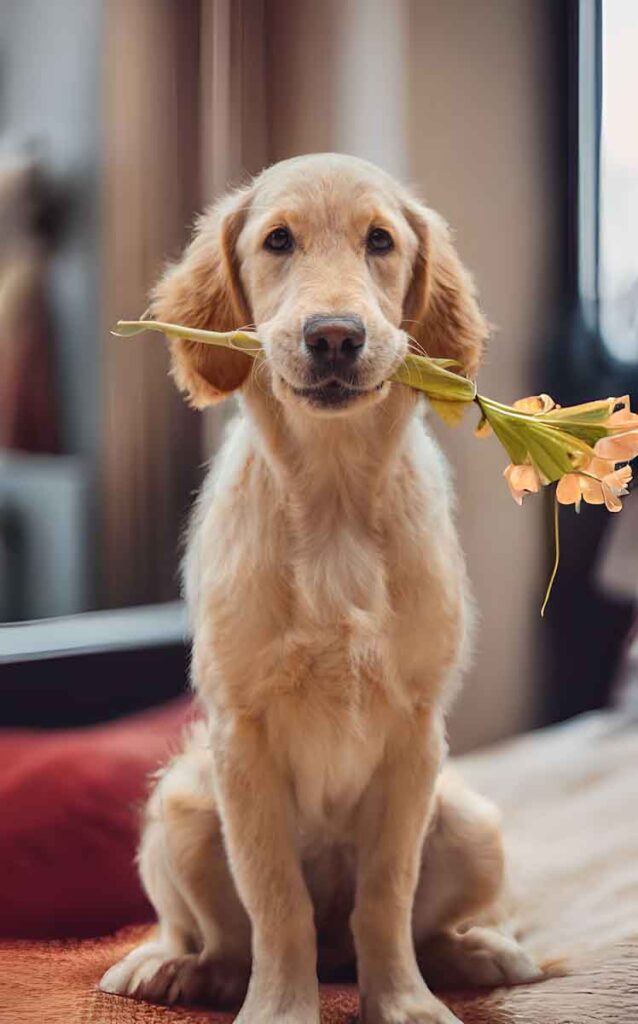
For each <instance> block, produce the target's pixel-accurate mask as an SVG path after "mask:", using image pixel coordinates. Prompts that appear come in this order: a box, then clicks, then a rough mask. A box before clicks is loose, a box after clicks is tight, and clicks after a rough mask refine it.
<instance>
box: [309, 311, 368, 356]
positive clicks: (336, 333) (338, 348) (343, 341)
mask: <svg viewBox="0 0 638 1024" xmlns="http://www.w3.org/2000/svg"><path fill="white" fill-rule="evenodd" d="M303 340H304V345H305V346H306V349H307V350H308V352H309V354H310V355H311V357H312V359H313V361H314V362H315V363H316V364H317V365H318V366H326V367H328V366H330V365H335V366H338V365H341V366H344V365H351V364H352V363H354V362H356V360H357V359H358V357H359V356H360V355H361V352H362V350H363V347H364V345H365V343H366V329H365V327H364V325H363V320H362V319H361V317H359V316H309V317H308V319H307V320H306V322H305V324H304V328H303Z"/></svg>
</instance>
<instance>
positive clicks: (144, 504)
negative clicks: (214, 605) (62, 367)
mask: <svg viewBox="0 0 638 1024" xmlns="http://www.w3.org/2000/svg"><path fill="white" fill-rule="evenodd" d="M104 10H105V14H104V16H105V53H104V78H103V83H104V85H103V96H104V108H103V123H104V135H103V168H104V178H103V210H102V237H103V253H102V277H101V279H102V289H103V291H102V301H103V317H102V319H103V325H104V329H103V331H102V337H103V349H102V372H101V382H102V399H103V421H102V422H103V429H102V435H101V436H102V466H101V470H102V496H103V500H102V502H101V509H102V522H101V536H102V538H103V543H102V573H101V578H102V581H103V586H104V594H103V598H104V602H105V603H106V604H108V605H111V606H123V605H131V604H138V603H146V602H155V601H162V600H166V599H170V598H172V597H174V596H175V595H176V593H177V572H176V567H177V554H176V552H177V546H178V538H179V535H180V533H181V531H182V529H183V525H184V521H185V517H186V511H187V509H188V507H189V505H190V503H191V500H192V492H193V490H194V488H195V487H196V486H197V485H198V483H199V480H200V478H201V469H200V466H201V462H202V458H203V454H204V453H205V452H206V451H210V450H212V449H213V448H214V447H215V445H216V443H217V439H218V435H219V429H220V420H221V414H220V413H216V412H215V413H213V415H212V416H211V417H210V422H209V423H208V425H207V426H206V427H204V424H205V423H206V419H202V417H200V416H199V415H197V414H195V413H193V412H191V411H189V410H188V409H187V408H186V406H185V405H184V403H183V402H182V400H181V399H180V397H179V396H178V394H177V392H176V390H175V388H174V386H173V385H172V383H171V381H170V379H169V378H168V376H167V371H168V359H167V355H166V350H165V346H164V345H163V344H162V343H161V342H160V341H159V339H158V336H157V335H150V334H149V335H148V336H145V337H143V338H140V339H137V340H135V341H131V342H123V341H116V340H115V339H113V338H112V337H110V336H109V334H108V327H109V326H110V325H111V324H113V323H114V321H115V320H117V319H118V318H135V317H137V316H138V315H140V314H141V313H142V312H143V310H144V309H145V308H146V303H147V299H146V296H147V293H148V289H149V287H150V285H151V284H152V283H153V281H154V280H155V279H156V277H157V275H158V273H159V271H160V269H161V267H162V264H163V262H164V260H165V259H166V258H167V257H171V256H176V255H177V253H178V252H179V251H180V248H181V246H182V245H183V243H184V241H185V239H186V238H187V237H188V233H189V229H190V225H191V223H192V220H193V216H194V213H195V212H196V211H197V210H198V209H200V208H201V207H202V206H203V205H204V204H205V203H206V202H207V201H209V200H210V199H212V198H213V197H214V196H215V195H216V194H217V193H218V192H219V191H221V190H222V189H223V188H224V187H225V186H226V184H227V183H228V182H229V181H231V180H237V178H238V177H239V175H240V173H241V171H242V169H243V168H249V169H252V170H255V169H258V167H259V166H260V165H261V164H262V163H263V161H264V159H265V155H266V154H265V120H264V116H263V110H264V103H265V97H264V90H263V87H262V82H261V74H262V67H263V63H262V54H261V51H262V45H263V5H262V0H236V2H233V0H109V3H108V4H105V8H104Z"/></svg>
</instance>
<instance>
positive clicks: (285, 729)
mask: <svg viewBox="0 0 638 1024" xmlns="http://www.w3.org/2000/svg"><path fill="white" fill-rule="evenodd" d="M354 448H355V449H356V450H349V449H348V447H347V446H344V447H343V448H342V449H339V448H338V449H335V450H334V451H332V452H329V453H326V452H323V453H320V457H318V458H317V459H316V460H314V461H313V456H312V453H308V457H307V460H306V461H305V464H300V465H298V466H297V467H295V473H294V474H293V475H292V476H290V477H285V476H284V477H283V478H282V477H277V475H276V474H273V472H272V469H271V467H269V465H268V463H267V462H266V461H265V460H264V459H263V458H262V457H261V456H260V454H259V452H258V451H255V449H254V448H253V446H252V445H251V443H250V441H249V439H248V437H247V435H246V432H245V431H244V430H243V429H242V427H241V426H239V427H238V428H237V430H236V432H235V435H234V436H232V437H231V439H230V441H229V444H228V449H227V450H226V452H225V454H224V456H223V457H222V460H221V465H220V466H219V470H218V474H219V475H218V479H217V481H216V485H215V487H214V491H213V494H212V495H210V494H207V493H206V492H205V493H204V496H203V499H202V506H201V509H200V516H199V527H198V528H197V530H196V533H195V535H194V539H193V542H192V544H191V548H190V556H189V562H188V564H187V582H188V590H189V592H190V595H189V596H190V603H191V607H192V612H193V616H194V630H195V645H194V672H195V678H196V682H197V685H198V687H199V689H200V690H201V691H203V693H204V695H205V697H206V698H207V699H208V703H209V706H210V705H213V706H215V705H216V706H218V707H223V708H224V709H225V710H226V711H228V712H230V713H231V714H238V715H242V714H247V715H250V716H255V715H257V716H260V717H261V718H262V720H263V722H264V725H265V728H266V729H267V730H268V733H269V736H270V746H271V749H272V750H273V751H275V752H276V756H277V757H278V759H279V760H280V763H281V767H282V770H283V771H284V772H286V773H287V774H289V776H290V779H291V784H292V787H293V792H294V795H295V799H296V803H297V805H298V808H299V810H300V814H301V819H302V821H303V822H305V824H306V826H307V828H308V829H309V831H310V832H312V831H313V830H314V829H315V828H316V827H318V826H320V827H322V828H324V829H325V827H326V826H329V825H330V823H332V825H333V826H334V828H335V830H336V831H337V832H340V831H342V829H343V821H344V818H347V816H348V813H349V811H350V809H351V808H352V806H353V805H354V804H355V802H356V801H357V799H358V798H359V796H360V795H361V793H362V791H363V789H364V788H365V786H366V784H367V783H368V781H369V779H370V777H371V775H372V773H373V772H374V769H375V767H376V766H377V765H378V763H379V761H380V759H381V758H382V756H383V751H384V746H385V743H386V740H387V737H388V733H389V730H391V729H392V725H393V723H394V722H395V721H396V716H401V715H405V714H410V712H411V710H413V708H414V707H415V706H416V705H418V704H419V703H422V702H429V701H432V700H435V699H436V700H440V699H441V692H440V688H441V686H442V685H443V681H444V679H445V677H446V676H451V675H452V674H453V672H454V669H455V668H456V666H457V664H458V662H459V657H460V638H461V636H462V635H463V624H462V617H463V616H462V604H463V573H462V562H461V559H460V557H459V555H458V549H457V545H456V538H455V534H454V530H453V528H452V525H451V522H450V515H449V509H448V497H447V487H446V484H445V479H444V474H445V468H444V465H443V464H442V460H441V458H440V456H439V454H438V451H437V449H436V447H435V445H434V443H433V442H432V440H431V439H430V438H429V437H428V436H427V435H426V434H425V433H424V431H423V428H422V426H421V424H420V423H416V422H415V423H414V424H413V425H412V427H410V428H409V430H408V436H406V438H405V443H404V445H403V448H402V450H401V452H399V453H397V454H396V455H395V456H394V459H393V463H392V464H391V465H390V466H387V467H380V466H379V465H378V459H379V458H381V455H380V453H379V452H378V451H377V449H376V448H375V447H374V446H368V447H367V448H362V442H361V439H355V442H354ZM375 460H377V461H376V463H375ZM381 470H382V471H381Z"/></svg>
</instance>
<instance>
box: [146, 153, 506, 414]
mask: <svg viewBox="0 0 638 1024" xmlns="http://www.w3.org/2000/svg"><path fill="white" fill-rule="evenodd" d="M151 311H152V314H153V316H154V317H156V318H157V319H158V320H162V321H164V322H168V323H176V324H183V325H186V326H190V327H199V328H204V329H208V330H216V331H229V330H232V329H235V328H239V327H246V326H248V325H250V326H251V327H252V329H254V330H255V331H256V333H257V336H258V337H259V339H260V341H261V343H262V345H263V347H264V350H265V353H266V357H267V358H266V361H265V364H262V365H263V366H264V367H265V369H266V371H267V372H268V373H269V375H270V380H271V386H272V390H273V393H274V394H275V396H276V397H277V398H278V399H279V400H280V401H282V402H284V403H294V404H295V405H297V406H300V407H302V408H303V409H305V410H307V411H308V412H309V413H312V414H315V415H316V414H323V415H334V414H336V413H340V414H343V413H344V412H348V411H349V410H351V409H356V408H360V407H361V406H362V405H365V404H370V403H373V402H379V401H382V400H383V397H384V395H385V394H386V393H387V389H388V387H389V385H388V384H387V381H388V378H389V377H390V376H391V374H392V373H393V371H394V370H395V369H396V367H397V366H398V365H399V364H400V362H401V360H402V359H403V358H404V356H405V354H406V352H407V351H408V349H412V350H413V351H417V352H423V353H426V354H427V355H431V356H445V357H451V358H454V359H457V360H458V361H459V362H460V363H461V364H462V366H463V367H464V369H465V372H466V373H467V374H468V376H470V377H472V376H474V374H475V373H476V370H477V367H478V364H479V361H480V358H481V353H482V349H483V345H484V342H485V339H486V337H487V333H488V328H487V324H486V321H485V320H484V318H483V316H482V314H481V312H480V310H479V308H478V305H477V301H476V297H475V291H474V286H473V283H472V279H471V277H470V276H469V274H468V273H467V271H466V270H465V268H464V267H463V266H462V264H461V263H460V261H459V259H458V256H457V255H456V252H455V250H454V248H453V246H452V243H451V240H450V235H449V231H448V228H447V226H446V224H445V223H444V221H443V220H442V219H441V218H440V217H439V216H438V215H437V214H436V213H434V212H433V211H432V210H429V209H427V208H426V207H425V206H423V205H421V204H420V203H419V202H417V201H416V200H415V199H414V198H413V197H412V196H411V195H410V194H409V193H408V192H407V191H406V190H405V189H404V188H403V187H401V186H400V185H399V184H398V183H397V182H395V181H394V180H393V179H392V178H391V177H390V176H389V175H387V174H385V173H384V172H383V171H381V170H379V169H378V168H376V167H374V166H373V165H371V164H368V163H366V162H364V161H362V160H357V159H354V158H352V157H346V156H339V155H336V154H322V155H315V156H306V157H299V158H296V159H293V160H286V161H284V162H283V163H280V164H276V165H275V166H273V167H270V168H268V170H266V171H264V172H263V173H262V174H260V175H259V177H257V178H256V179H255V180H254V181H253V183H252V184H251V185H250V186H248V187H246V188H243V189H238V190H236V191H234V192H231V193H229V194H228V195H227V196H226V197H224V198H223V199H222V200H221V201H220V202H219V203H217V204H216V205H215V206H214V207H213V208H212V209H211V210H209V211H208V212H207V213H205V214H204V216H203V217H202V218H201V219H200V221H199V223H198V226H197V230H196V233H195V237H194V239H193V241H192V242H191V244H190V245H189V246H188V248H187V249H186V251H185V253H184V255H183V257H182V259H181V261H180V262H178V263H177V264H175V265H173V266H171V267H170V268H169V269H168V270H167V271H166V272H165V274H164V275H163V277H162V278H161V280H160V281H159V283H158V285H157V286H156V288H155V291H154V293H153V296H152V300H151ZM171 347H172V354H173V373H174V375H175V378H176V381H177V384H178V386H179V387H180V388H181V389H183V390H184V391H186V392H188V394H189V396H190V400H191V402H192V404H193V405H195V406H197V407H199V408H201V407H203V406H206V405H208V404H210V403H211V402H214V401H216V400H218V399H219V398H221V397H224V396H225V395H227V394H229V393H230V392H232V391H234V390H236V389H237V388H240V387H241V386H242V384H243V383H244V382H245V380H246V378H247V377H248V375H249V373H250V372H251V368H252V365H253V362H252V359H251V357H250V356H247V355H245V354H242V353H240V352H233V351H230V350H227V349H215V348H212V347H210V346H206V345H202V344H198V343H196V342H190V341H172V343H171Z"/></svg>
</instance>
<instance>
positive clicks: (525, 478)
mask: <svg viewBox="0 0 638 1024" xmlns="http://www.w3.org/2000/svg"><path fill="white" fill-rule="evenodd" d="M503 476H504V477H505V479H506V480H507V483H508V486H509V489H510V493H511V495H512V497H513V499H514V501H515V502H516V504H517V505H522V504H523V498H524V497H525V495H526V494H530V493H532V492H536V491H539V490H540V488H541V481H540V477H539V475H538V473H537V472H536V470H535V469H534V467H533V466H528V465H523V466H516V465H514V464H513V463H510V465H509V466H507V467H506V469H504V470H503Z"/></svg>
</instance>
